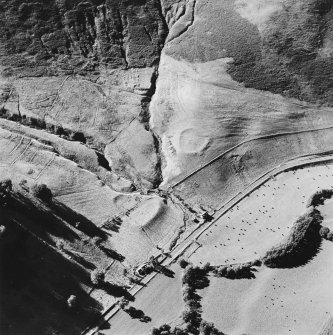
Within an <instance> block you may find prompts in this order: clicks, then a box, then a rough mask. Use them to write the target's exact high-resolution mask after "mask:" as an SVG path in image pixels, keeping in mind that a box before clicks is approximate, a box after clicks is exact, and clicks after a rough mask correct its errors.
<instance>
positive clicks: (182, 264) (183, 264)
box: [179, 258, 189, 269]
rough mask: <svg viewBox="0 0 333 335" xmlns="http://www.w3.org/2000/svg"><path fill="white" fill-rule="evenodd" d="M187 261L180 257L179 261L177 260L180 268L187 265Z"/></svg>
mask: <svg viewBox="0 0 333 335" xmlns="http://www.w3.org/2000/svg"><path fill="white" fill-rule="evenodd" d="M188 264H189V263H188V262H187V261H186V260H185V259H184V258H182V259H181V260H180V261H179V266H180V267H181V268H182V269H185V268H186V267H187V266H188Z"/></svg>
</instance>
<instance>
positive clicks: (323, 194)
mask: <svg viewBox="0 0 333 335" xmlns="http://www.w3.org/2000/svg"><path fill="white" fill-rule="evenodd" d="M332 196H333V189H325V190H320V191H317V192H316V193H314V194H313V195H312V196H311V197H310V199H309V201H308V203H307V205H306V207H317V206H319V205H323V204H324V202H325V200H328V199H331V198H332Z"/></svg>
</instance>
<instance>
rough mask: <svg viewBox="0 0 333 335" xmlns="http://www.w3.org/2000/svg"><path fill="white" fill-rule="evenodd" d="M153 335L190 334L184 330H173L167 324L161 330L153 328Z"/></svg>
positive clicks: (176, 328)
mask: <svg viewBox="0 0 333 335" xmlns="http://www.w3.org/2000/svg"><path fill="white" fill-rule="evenodd" d="M150 334H151V335H188V332H187V331H186V330H184V329H181V328H178V327H175V328H171V326H170V325H168V324H165V325H162V326H160V327H159V328H153V329H152V330H151V333H150Z"/></svg>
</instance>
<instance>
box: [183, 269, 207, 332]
mask: <svg viewBox="0 0 333 335" xmlns="http://www.w3.org/2000/svg"><path fill="white" fill-rule="evenodd" d="M181 264H182V265H183V266H185V263H184V262H181ZM211 269H212V268H211V266H210V264H209V263H207V264H206V265H204V266H203V267H202V268H201V267H198V266H193V265H192V264H188V265H187V266H186V267H185V268H184V273H183V277H182V284H183V300H184V302H185V308H184V311H183V313H182V318H183V320H184V322H185V323H186V330H187V331H188V332H190V333H191V334H198V332H199V328H200V324H201V322H202V317H201V313H202V311H201V297H200V296H199V295H198V294H197V293H196V290H200V289H203V288H205V287H207V286H208V285H209V280H208V278H207V275H208V273H209V271H210V270H211Z"/></svg>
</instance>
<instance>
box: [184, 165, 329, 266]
mask: <svg viewBox="0 0 333 335" xmlns="http://www.w3.org/2000/svg"><path fill="white" fill-rule="evenodd" d="M331 187H333V165H317V166H312V167H304V168H301V169H298V170H295V171H288V172H285V173H282V174H279V175H277V176H276V177H274V178H272V179H270V180H269V181H268V182H266V183H265V184H263V185H262V186H260V187H259V188H258V189H256V190H255V191H254V192H252V193H251V194H250V195H249V196H247V197H246V198H244V199H243V200H242V201H241V202H240V203H238V204H237V205H236V206H234V207H233V208H232V209H231V210H230V211H228V212H227V213H226V214H224V215H223V216H222V217H221V218H220V219H219V220H217V221H216V222H215V223H214V224H213V225H212V226H211V227H210V228H209V229H207V230H206V231H205V232H204V233H203V234H202V235H201V236H200V237H199V238H198V239H197V242H198V244H199V245H202V247H200V248H198V249H197V250H196V252H195V253H193V254H192V255H191V257H190V260H191V262H193V263H194V264H197V265H200V264H204V263H206V262H210V263H211V264H214V265H218V264H225V263H239V262H247V261H252V260H255V259H258V258H260V257H262V256H264V255H265V253H266V251H267V250H269V249H270V248H271V247H273V246H275V245H277V244H279V243H280V242H282V241H283V240H284V239H285V238H286V237H287V236H288V233H289V230H290V228H291V226H292V224H293V222H295V220H296V219H297V218H298V216H300V215H301V214H303V213H304V212H305V211H306V205H307V201H308V199H309V198H310V196H311V195H312V194H313V193H315V192H316V191H317V190H319V189H323V188H331ZM291 204H292V205H291Z"/></svg>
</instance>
